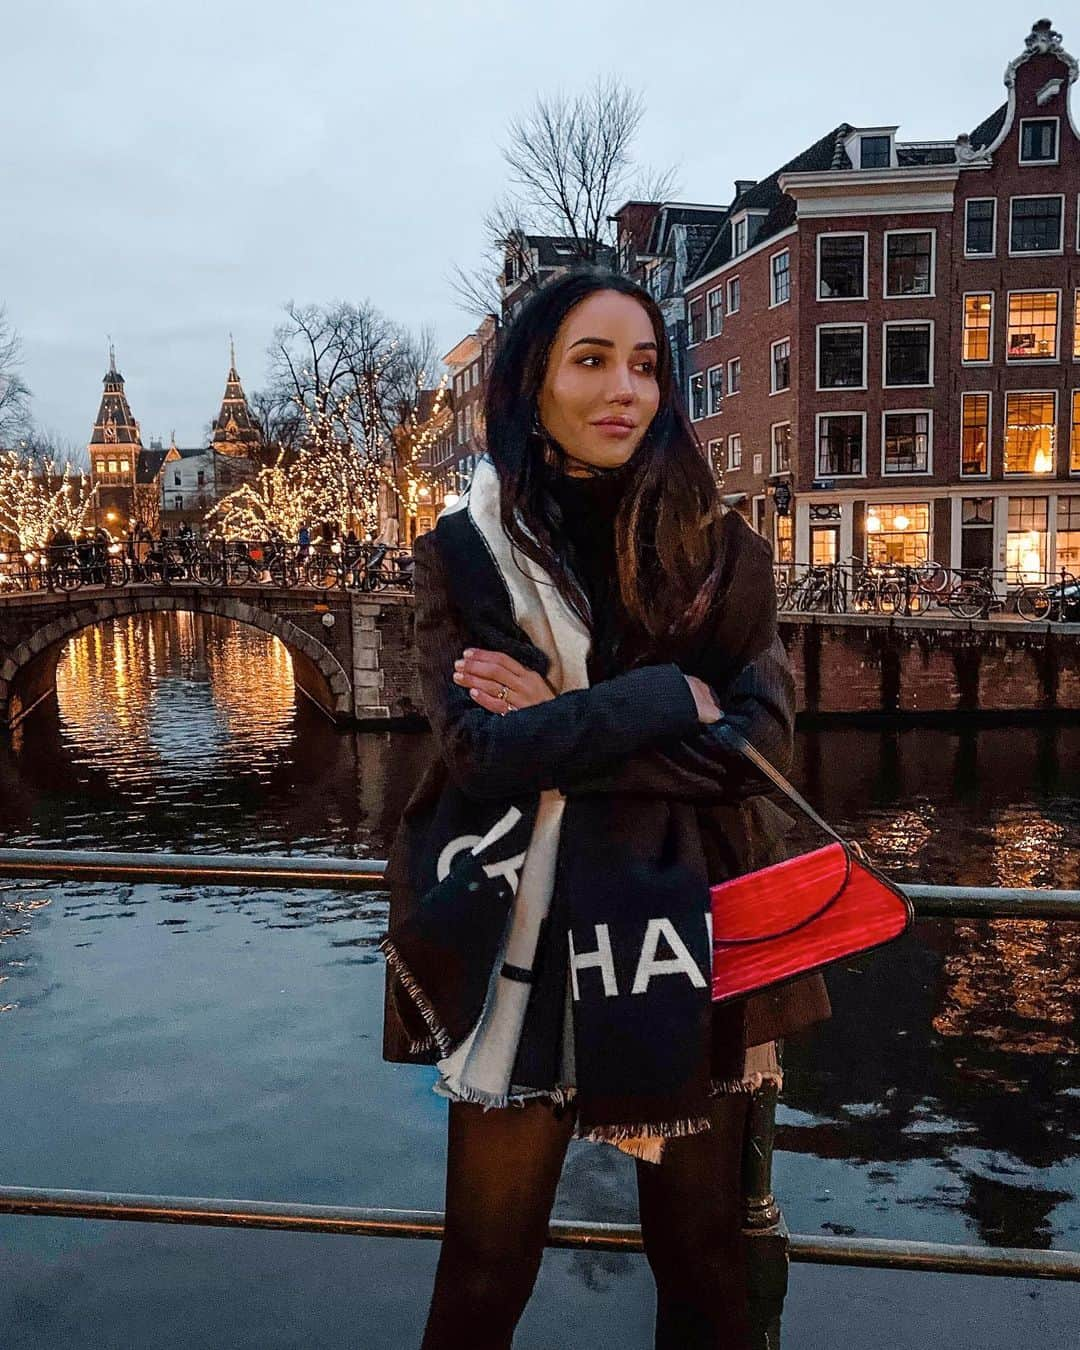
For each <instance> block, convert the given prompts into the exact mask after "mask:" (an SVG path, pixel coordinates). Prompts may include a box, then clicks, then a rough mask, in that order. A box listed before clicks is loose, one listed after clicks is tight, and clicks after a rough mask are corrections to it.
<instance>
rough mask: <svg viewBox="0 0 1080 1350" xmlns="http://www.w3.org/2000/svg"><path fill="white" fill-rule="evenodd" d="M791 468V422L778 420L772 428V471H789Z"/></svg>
mask: <svg viewBox="0 0 1080 1350" xmlns="http://www.w3.org/2000/svg"><path fill="white" fill-rule="evenodd" d="M790 468H791V423H790V422H777V423H776V425H775V426H774V427H773V429H772V471H773V473H787V471H788V470H789V469H790Z"/></svg>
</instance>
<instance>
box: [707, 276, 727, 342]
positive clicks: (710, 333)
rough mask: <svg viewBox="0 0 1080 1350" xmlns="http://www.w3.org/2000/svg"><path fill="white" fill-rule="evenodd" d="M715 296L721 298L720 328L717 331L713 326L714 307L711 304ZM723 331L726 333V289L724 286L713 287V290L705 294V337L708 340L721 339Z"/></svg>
mask: <svg viewBox="0 0 1080 1350" xmlns="http://www.w3.org/2000/svg"><path fill="white" fill-rule="evenodd" d="M714 295H719V296H720V326H719V327H718V328H715V329H714V328H713V326H712V316H713V306H712V305H710V304H709V301H710V300H711V299H712V297H713V296H714ZM723 331H724V288H723V286H713V288H712V289H711V290H708V291H706V292H705V337H706V339H708V338H714V337H719V336H720V334H721V333H722V332H723Z"/></svg>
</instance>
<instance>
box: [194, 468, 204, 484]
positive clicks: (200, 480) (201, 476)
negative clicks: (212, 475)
mask: <svg viewBox="0 0 1080 1350" xmlns="http://www.w3.org/2000/svg"><path fill="white" fill-rule="evenodd" d="M196 478H197V479H198V484H199V487H205V486H206V474H205V473H204V472H203V470H202V469H200V470H199V471H198V473H197V474H196Z"/></svg>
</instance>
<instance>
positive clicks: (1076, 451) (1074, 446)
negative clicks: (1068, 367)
mask: <svg viewBox="0 0 1080 1350" xmlns="http://www.w3.org/2000/svg"><path fill="white" fill-rule="evenodd" d="M1069 472H1070V473H1080V389H1074V390H1073V396H1072V429H1071V432H1070V435H1069ZM1078 500H1080V499H1078Z"/></svg>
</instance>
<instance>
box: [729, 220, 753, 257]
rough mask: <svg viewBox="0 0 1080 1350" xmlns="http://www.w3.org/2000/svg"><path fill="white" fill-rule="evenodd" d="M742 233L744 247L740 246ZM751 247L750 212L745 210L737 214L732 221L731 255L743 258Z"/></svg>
mask: <svg viewBox="0 0 1080 1350" xmlns="http://www.w3.org/2000/svg"><path fill="white" fill-rule="evenodd" d="M740 233H741V235H742V247H741V248H740V246H739V235H740ZM749 247H750V216H749V214H748V212H746V211H743V212H742V213H741V214H740V215H737V216H736V217H735V218H734V220H733V221H732V222H731V256H732V257H733V258H741V257H742V255H743V254H744V253H745V252H746V250H747V249H748V248H749Z"/></svg>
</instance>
